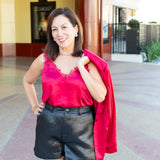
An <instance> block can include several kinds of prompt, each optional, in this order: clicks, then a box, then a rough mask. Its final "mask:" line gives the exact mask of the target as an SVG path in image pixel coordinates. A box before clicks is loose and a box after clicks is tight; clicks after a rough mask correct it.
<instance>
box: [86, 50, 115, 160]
mask: <svg viewBox="0 0 160 160" xmlns="http://www.w3.org/2000/svg"><path fill="white" fill-rule="evenodd" d="M84 55H85V56H88V57H89V59H90V61H91V62H92V63H93V64H94V65H95V66H96V68H97V69H98V71H99V73H100V75H101V77H102V79H103V82H104V84H105V86H106V88H107V95H106V97H105V100H104V101H103V102H101V103H98V102H97V101H96V100H94V102H93V103H94V111H95V122H94V129H93V136H94V147H95V157H96V160H103V159H104V155H105V153H114V152H117V138H116V106H115V99H114V90H113V85H112V79H111V74H110V70H109V65H108V64H107V63H106V62H105V61H104V60H102V59H101V58H100V57H98V56H96V55H95V54H93V53H92V52H90V51H88V50H86V49H85V50H84Z"/></svg>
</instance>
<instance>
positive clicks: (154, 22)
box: [149, 21, 157, 24]
mask: <svg viewBox="0 0 160 160" xmlns="http://www.w3.org/2000/svg"><path fill="white" fill-rule="evenodd" d="M149 23H152V24H157V22H156V21H151V22H149Z"/></svg>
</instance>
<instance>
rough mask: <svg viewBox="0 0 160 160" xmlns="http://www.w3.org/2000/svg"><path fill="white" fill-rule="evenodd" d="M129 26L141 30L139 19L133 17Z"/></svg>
mask: <svg viewBox="0 0 160 160" xmlns="http://www.w3.org/2000/svg"><path fill="white" fill-rule="evenodd" d="M128 26H129V27H130V29H131V30H139V21H138V20H136V19H131V20H129V22H128Z"/></svg>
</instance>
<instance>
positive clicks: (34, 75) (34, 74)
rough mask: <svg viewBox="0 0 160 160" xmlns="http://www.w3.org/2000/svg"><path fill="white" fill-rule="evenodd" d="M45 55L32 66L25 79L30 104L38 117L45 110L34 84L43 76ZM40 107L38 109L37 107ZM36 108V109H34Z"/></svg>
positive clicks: (40, 56)
mask: <svg viewBox="0 0 160 160" xmlns="http://www.w3.org/2000/svg"><path fill="white" fill-rule="evenodd" d="M44 61H45V58H44V54H41V55H39V56H38V57H37V58H36V59H35V60H34V61H33V63H32V64H31V66H30V68H29V70H28V71H27V72H26V74H25V75H24V77H23V87H24V90H25V93H26V96H27V98H28V100H29V103H30V105H31V107H32V110H33V112H34V114H36V115H38V114H39V112H41V111H42V109H43V108H44V106H43V105H39V103H38V99H37V94H36V90H35V87H34V82H35V81H36V80H37V79H38V78H39V77H40V76H41V73H42V69H43V66H44ZM35 106H38V107H35ZM34 107H35V108H34Z"/></svg>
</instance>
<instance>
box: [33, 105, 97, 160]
mask: <svg viewBox="0 0 160 160" xmlns="http://www.w3.org/2000/svg"><path fill="white" fill-rule="evenodd" d="M93 123H94V120H93V114H92V110H91V108H90V106H85V107H79V108H62V107H52V106H50V105H49V104H46V105H45V109H44V110H43V112H41V114H40V115H39V116H37V126H36V139H35V147H34V152H35V155H36V156H37V157H39V158H42V159H59V158H61V157H62V156H64V160H95V153H94V143H93Z"/></svg>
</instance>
